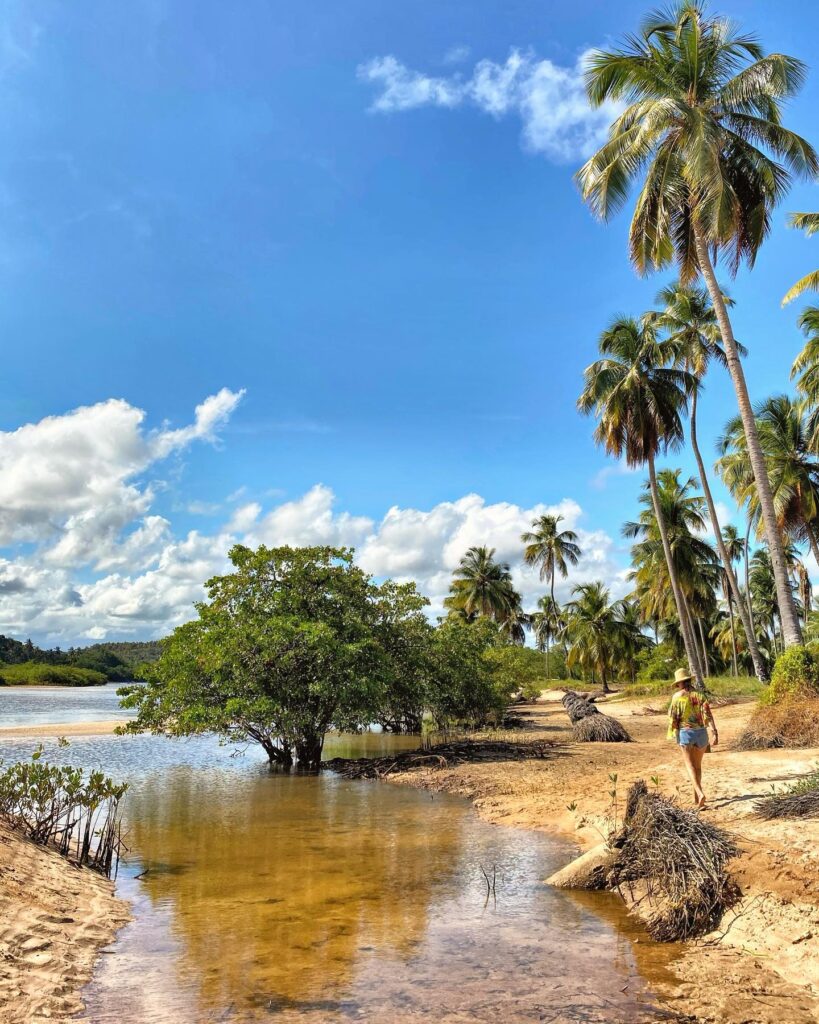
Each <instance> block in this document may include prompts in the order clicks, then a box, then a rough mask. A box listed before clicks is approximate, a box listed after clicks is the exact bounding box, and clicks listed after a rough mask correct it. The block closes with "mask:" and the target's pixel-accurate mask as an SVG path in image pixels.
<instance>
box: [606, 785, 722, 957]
mask: <svg viewBox="0 0 819 1024" xmlns="http://www.w3.org/2000/svg"><path fill="white" fill-rule="evenodd" d="M612 846H613V848H614V864H613V867H612V870H611V872H610V876H609V881H610V884H611V885H613V886H615V887H618V888H619V887H621V886H623V885H628V886H633V885H634V884H635V883H640V885H639V888H640V890H641V891H644V893H645V895H643V897H642V898H643V899H646V900H648V902H649V904H650V906H651V908H652V909H651V912H650V914H649V915H648V918H647V921H646V927H647V928H648V931H649V934H650V935H651V937H652V938H653V939H656V940H657V941H659V942H676V941H679V940H681V939H686V938H690V937H692V936H695V935H703V934H705V933H706V932H709V931H711V930H713V929H714V928H715V927H716V926H717V925H718V924H719V922H720V920H721V918H722V915H723V913H724V911H725V910H726V909H727V908H729V907H731V906H732V905H733V904H734V903H736V901H737V899H738V898H739V889H738V887H737V885H736V883H735V882H734V881H733V880H732V879H731V878H730V876H729V875H728V872H727V870H726V865H727V863H728V861H729V860H731V858H732V857H736V855H737V853H738V850H737V847H736V844H735V843H734V840H733V839H732V838H731V836H730V835H728V833H727V832H724V831H723V830H722V829H720V828H717V827H716V826H715V825H712V824H711V823H710V822H708V821H705V820H703V818H702V817H701V816H700V815H699V814H697V813H696V812H695V811H687V810H683V809H682V808H681V807H678V806H677V805H676V804H675V803H673V802H672V801H671V800H668V799H666V798H665V797H662V796H660V795H659V794H658V793H649V792H648V788H647V787H646V784H645V782H643V781H640V782H636V783H634V785H633V786H632V787H631V789H630V790H629V794H628V800H627V804H626V816H625V819H624V824H623V828H622V829H621V831H620V832H619V834H618V835H617V837H616V838H615V840H614V841H613V842H612Z"/></svg>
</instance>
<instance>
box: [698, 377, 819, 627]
mask: <svg viewBox="0 0 819 1024" xmlns="http://www.w3.org/2000/svg"><path fill="white" fill-rule="evenodd" d="M755 415H756V420H757V425H758V434H759V440H760V446H761V449H762V453H763V458H764V460H765V464H766V467H767V474H768V477H769V479H770V482H771V492H772V497H773V503H774V514H775V517H776V518H775V522H776V526H777V532H778V533H779V534H780V536H781V538H782V542H781V545H780V546H781V547H782V553H783V557H784V561H785V565H786V570H787V568H789V567H788V558H787V551H786V549H785V546H784V542H785V541H786V540H787V539H788V538H789V537H792V538H794V539H795V540H797V541H803V542H807V543H808V544H810V547H811V551H812V552H813V555H814V558H816V560H817V562H819V458H818V457H817V456H816V455H814V454H813V452H812V451H811V449H810V446H809V443H808V441H809V438H808V430H807V427H806V422H805V417H804V415H803V409H802V407H801V405H800V404H799V403H798V402H794V401H793V400H792V399H791V398H789V397H788V396H787V395H774V396H773V397H772V398H767V399H765V401H764V402H760V403H759V405H757V407H756V410H755ZM745 439H746V438H745V432H744V431H743V429H742V423H741V422H740V420H739V417H735V418H734V419H733V420H731V421H730V422H729V423H728V424H727V425H726V428H725V433H724V434H723V436H722V437H721V438H720V439H719V440H718V442H717V444H718V448H719V450H720V452H721V453H722V455H721V457H720V459H719V460H718V462H717V467H718V469H719V471H720V472H721V474H722V478H723V480H724V481H725V483H726V485H727V487H728V489H729V490H730V491H731V492H732V493H733V495H734V497H735V498H737V500H739V501H742V502H745V503H747V506H748V510H749V512H750V514H751V515H753V516H754V517H757V516H758V515H759V511H760V509H759V504H758V493H757V491H756V489H755V488H754V487H753V485H752V474H751V467H750V460H749V458H748V450H747V447H746V444H745ZM772 561H773V560H772ZM777 599H778V592H777ZM779 607H780V609H781V605H779Z"/></svg>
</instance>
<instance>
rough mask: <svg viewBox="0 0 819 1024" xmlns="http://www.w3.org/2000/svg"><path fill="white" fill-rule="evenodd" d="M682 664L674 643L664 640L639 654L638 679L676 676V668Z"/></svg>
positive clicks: (649, 679)
mask: <svg viewBox="0 0 819 1024" xmlns="http://www.w3.org/2000/svg"><path fill="white" fill-rule="evenodd" d="M681 664H682V661H681V660H680V656H679V654H678V653H677V651H676V650H675V649H674V645H673V644H670V643H668V642H667V641H664V642H663V643H661V644H656V645H655V646H654V647H650V648H648V650H645V651H641V652H640V654H638V655H637V665H638V669H637V679H638V680H640V681H641V682H650V681H652V680H655V679H668V680H671V679H673V678H674V670H675V669H676V668H679V666H680V665H681Z"/></svg>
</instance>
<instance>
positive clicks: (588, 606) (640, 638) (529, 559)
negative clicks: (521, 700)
mask: <svg viewBox="0 0 819 1024" xmlns="http://www.w3.org/2000/svg"><path fill="white" fill-rule="evenodd" d="M562 519H563V517H562V516H559V515H557V516H555V515H542V516H539V517H538V518H537V519H536V520H535V521H534V522H533V523H532V528H531V530H528V531H527V532H525V533H524V534H522V536H521V542H522V543H523V545H524V548H523V559H524V561H525V562H526V563H527V564H528V565H530V566H532V567H533V568H536V569H537V570H538V573H539V576H540V579H541V580H543V581H545V582H547V583H548V585H549V593H548V594H545V595H544V596H543V597H541V598H540V600H539V601H538V607H537V610H536V611H533V612H525V611H524V610H523V606H522V600H521V595H520V594H519V593H518V592H517V591H516V590H515V587H514V584H513V581H512V574H511V570H510V568H509V565H508V563H506V562H499V561H497V560H496V559H495V549H494V548H487V547H472V548H470V549H469V550H468V551H467V552H466V554H465V555H464V556H463V558H461V561H460V564H459V565H458V567H457V568H456V569H455V572H454V574H453V580H452V585H451V587H450V593H449V596H448V597H447V598H446V600H445V602H444V603H445V605H446V607H447V609H448V611H449V614H450V615H457V616H460V617H463V618H465V619H467V620H468V621H474V620H475V619H477V618H480V617H485V618H487V619H489V620H490V621H492V622H494V623H496V624H497V626H498V633H499V636H500V638H501V640H506V641H507V642H509V643H520V644H522V643H524V642H525V639H526V630H527V629H531V630H532V632H533V635H534V641H535V645H536V646H537V647H538V649H539V650H541V651H543V652H545V654H546V666H545V670H546V678H547V679H548V678H551V665H550V655H551V650H552V645H553V644H560V646H561V649H562V651H563V654H564V656H565V661H566V664H567V665H568V667H569V669H570V670H575V671H577V672H578V673H579V674H581V675H583V676H585V677H587V678H590V679H593V680H596V681H597V682H599V683H600V684H601V686H602V687H603V689H604V690H608V688H609V686H608V683H609V681H610V680H612V679H613V678H614V677H616V676H622V675H623V674H624V673H625V674H627V675H628V678H631V679H633V678H634V675H635V673H636V669H637V659H638V655H639V654H640V652H641V651H644V650H646V649H647V648H648V647H649V646H650V645H651V642H652V641H651V640H650V638H649V637H648V636H647V635H646V633H645V632H644V630H643V622H642V619H641V616H640V610H639V606H638V604H637V602H636V601H634V600H620V601H614V602H612V600H611V596H610V593H609V591H608V589H607V588H606V587H605V586H604V585H603V584H602V583H600V582H590V583H579V584H577V586H575V587H574V588H573V590H572V600H571V601H569V602H567V603H566V604H565V605H563V606H561V605H560V604H559V603H558V601H557V599H556V597H555V580H556V578H557V576H558V575H559V576H562V577H563V578H566V577H567V576H568V573H569V567H570V566H574V565H577V563H578V562H579V560H580V557H581V555H582V551H581V549H580V546H579V544H578V543H577V535H576V534H575V533H574V531H572V530H564V529H561V527H560V524H561V522H562Z"/></svg>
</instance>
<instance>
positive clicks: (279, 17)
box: [0, 0, 819, 644]
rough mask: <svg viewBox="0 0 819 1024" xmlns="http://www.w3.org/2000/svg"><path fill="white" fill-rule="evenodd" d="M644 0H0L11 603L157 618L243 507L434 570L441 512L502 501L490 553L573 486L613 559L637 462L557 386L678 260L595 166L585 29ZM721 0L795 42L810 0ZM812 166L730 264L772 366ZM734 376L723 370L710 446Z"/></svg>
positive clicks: (382, 566) (712, 397)
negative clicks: (630, 237) (595, 440)
mask: <svg viewBox="0 0 819 1024" xmlns="http://www.w3.org/2000/svg"><path fill="white" fill-rule="evenodd" d="M645 9H646V5H645V4H643V3H631V2H627V3H621V4H618V5H614V4H602V3H592V2H586V0H578V2H575V3H572V4H550V5H544V4H542V3H533V2H506V3H503V4H501V3H499V2H488V0H470V2H465V0H464V2H460V0H450V2H447V3H446V4H441V3H432V2H429V0H414V2H402V3H390V4H385V3H383V0H382V2H374V0H350V2H348V3H346V4H339V3H337V2H331V0H314V2H313V3H310V4H296V3H287V2H282V3H273V2H270V0H268V2H261V0H246V2H244V3H242V4H238V5H227V4H223V3H215V2H211V0H204V2H203V0H199V2H197V3H194V2H185V0H174V2H171V0H167V2H165V0H132V2H130V3H128V4H110V3H107V2H105V3H104V2H98V0H87V2H85V3H83V4H70V3H66V2H62V3H53V2H43V0H31V2H28V3H21V2H9V0H6V2H4V3H2V4H0V13H1V14H2V19H0V25H1V26H2V27H1V28H0V88H2V92H3V102H2V104H0V128H2V132H3V136H4V145H3V146H2V150H0V288H2V294H3V301H2V303H0V330H2V334H3V337H4V338H5V339H6V344H5V351H4V367H3V369H4V374H3V377H4V385H5V386H4V387H3V388H2V391H0V429H2V431H3V432H4V434H3V436H2V438H0V468H3V469H4V475H5V477H6V480H7V483H6V485H5V491H6V493H5V495H3V494H2V493H0V516H2V517H4V520H5V528H4V529H2V530H0V541H2V540H4V541H5V542H6V545H5V547H3V548H2V551H0V554H2V555H3V557H4V561H3V564H2V566H0V629H2V630H3V631H5V632H9V633H13V634H15V635H20V634H21V633H25V634H28V633H31V634H32V635H34V636H35V637H36V638H39V639H41V640H43V641H46V640H47V641H49V642H61V643H63V644H65V643H68V642H74V641H76V640H82V639H83V638H86V639H88V638H101V637H104V636H111V637H113V636H114V635H117V636H153V635H158V634H159V633H161V632H162V631H164V630H165V629H166V628H167V627H168V625H169V624H173V623H174V622H177V621H180V620H181V619H183V618H185V617H187V615H188V614H189V608H190V602H191V600H193V599H194V597H196V596H197V594H198V589H197V588H198V585H199V582H201V579H202V578H204V575H207V574H208V573H209V572H212V571H218V570H219V568H220V567H221V565H222V564H223V558H224V548H225V547H226V545H227V544H229V543H230V542H231V541H232V540H235V539H247V540H249V541H253V540H265V541H267V542H270V543H273V542H279V541H290V542H299V541H305V542H306V541H310V540H319V539H321V540H331V541H334V542H340V541H345V542H351V543H352V542H355V543H357V544H358V545H359V546H361V545H362V544H364V545H366V546H368V550H369V555H368V561H367V564H368V566H370V567H371V568H372V569H373V571H378V572H383V571H390V572H395V573H399V574H400V573H401V572H402V571H403V572H406V573H407V574H409V575H415V576H416V577H417V578H419V580H420V581H421V582H422V583H423V584H424V585H425V586H426V588H427V590H428V591H429V592H431V593H432V594H433V596H435V594H438V595H440V593H441V592H442V587H443V581H444V579H445V577H446V574H447V572H448V570H449V568H451V561H452V558H453V552H454V551H455V549H456V548H457V545H458V544H459V543H461V542H462V543H466V542H467V541H469V542H473V541H474V542H480V541H481V540H483V541H485V542H487V543H489V544H492V543H494V542H495V541H496V537H495V536H493V535H492V534H491V529H492V524H493V523H497V524H498V531H499V532H498V537H500V540H499V541H498V545H499V548H500V550H501V552H502V553H504V554H507V553H509V544H510V538H511V537H512V536H513V535H514V533H515V531H516V530H517V523H518V519H519V518H520V517H521V516H522V517H523V518H524V519H525V518H526V513H527V512H528V511H530V510H533V509H535V508H536V507H537V506H538V505H547V506H553V505H558V504H559V503H561V502H563V503H564V504H563V505H562V506H561V508H562V509H563V510H564V511H565V512H566V514H567V518H568V519H570V520H571V521H572V522H573V523H576V524H577V525H578V526H580V527H582V529H583V530H584V531H586V532H587V533H588V535H589V545H590V547H594V548H595V550H597V551H598V553H599V558H598V559H597V564H596V566H595V565H594V564H591V565H588V566H586V567H585V569H584V571H585V572H586V573H587V574H594V573H595V572H598V573H599V574H600V575H603V576H604V577H605V578H607V579H608V580H609V581H613V582H614V584H615V586H617V585H618V583H617V573H618V569H619V567H621V566H622V565H624V564H625V554H626V553H625V548H624V547H623V545H622V543H621V541H620V539H619V527H620V524H621V523H622V521H623V520H624V519H626V518H628V517H630V516H631V515H633V513H634V509H635V500H636V495H637V492H638V490H639V486H640V477H639V476H634V475H618V474H617V473H615V472H612V471H611V470H608V471H606V472H605V473H604V474H602V475H601V470H603V469H604V467H605V466H606V460H605V459H604V457H603V456H602V454H601V453H599V452H596V451H595V449H594V447H593V445H592V442H591V429H592V425H591V423H589V422H588V421H585V420H582V419H581V418H579V417H578V416H577V414H576V413H575V410H574V403H575V400H576V397H577V394H578V390H579V386H580V378H581V373H582V370H583V368H584V367H585V366H586V364H587V363H589V362H590V361H591V360H592V358H593V356H594V353H595V346H596V338H597V336H598V334H599V332H600V330H601V329H602V328H603V326H604V325H605V323H606V321H607V320H608V319H609V318H610V317H611V316H612V315H613V314H615V313H617V312H634V313H639V312H641V311H642V310H643V309H645V308H647V307H649V306H650V305H651V302H652V299H653V296H654V294H655V293H656V291H657V290H658V288H659V287H660V285H661V284H662V283H663V281H664V280H665V279H664V278H655V279H650V280H638V279H637V278H636V277H635V276H634V274H633V272H632V270H631V268H630V267H629V265H628V262H627V260H626V252H625V233H626V227H627V220H626V218H625V217H621V218H619V219H618V220H617V221H616V222H614V223H613V224H612V225H610V226H608V227H603V226H601V225H599V224H597V223H595V222H594V221H593V220H592V218H591V216H590V215H589V213H588V211H587V210H586V209H585V208H584V207H583V205H582V203H581V202H580V200H579V198H578V195H577V191H576V188H575V186H574V184H573V181H572V174H573V172H574V171H575V170H576V168H577V167H578V166H579V164H580V163H581V162H582V158H583V152H584V148H587V146H588V144H589V139H593V138H594V133H595V132H596V131H599V127H600V125H599V118H598V119H597V120H595V116H594V115H592V114H591V113H590V112H589V111H587V110H583V109H578V99H577V95H576V89H577V81H578V78H577V61H578V58H579V56H580V55H581V54H582V53H583V52H584V51H585V50H587V49H589V48H591V47H594V46H599V45H605V44H606V43H607V42H611V41H612V40H613V39H615V38H616V37H617V36H618V35H620V34H621V33H622V32H623V31H626V30H630V29H632V28H634V27H636V25H637V24H638V22H639V19H640V17H641V15H642V14H643V13H644V11H645ZM720 9H721V10H723V11H726V12H727V13H730V14H734V15H736V16H737V17H739V18H740V19H741V20H742V22H743V24H744V25H745V26H746V27H748V28H750V29H752V30H754V31H756V32H757V33H758V34H759V35H760V36H761V38H762V40H763V41H764V43H765V45H766V47H767V48H768V49H770V50H784V51H785V52H789V53H792V54H794V55H796V56H799V57H801V58H803V59H806V60H810V59H811V53H810V52H809V48H808V46H807V41H808V40H811V39H814V38H816V36H817V29H819V12H818V11H816V10H815V9H814V8H813V7H812V5H808V4H806V3H785V4H779V5H776V6H775V7H774V5H771V4H763V3H760V2H756V3H754V2H749V3H742V4H738V3H733V4H723V5H721V7H720ZM514 51H517V52H518V54H519V56H518V57H517V58H514V57H513V58H512V61H513V63H512V64H510V63H508V62H509V59H510V54H512V53H513V52H514ZM386 58H392V60H391V61H389V60H386ZM486 61H489V62H492V65H487V64H485V63H484V64H482V63H481V62H486ZM476 68H477V71H476ZM504 74H506V75H507V78H506V79H504V77H503V76H504ZM510 75H512V76H513V82H514V83H517V85H516V88H517V89H518V92H515V97H517V98H510V97H511V96H512V91H513V90H510V89H509V88H507V86H508V84H509V81H510V79H509V78H508V76H510ZM482 76H483V77H482ZM487 76H488V77H487ZM487 82H488V83H489V85H490V86H491V88H484V89H483V91H481V83H483V84H484V86H485V85H486V83H487ZM504 83H506V85H505V84H504ZM521 83H522V87H523V90H524V92H525V91H526V90H527V89H528V90H529V92H528V93H526V95H527V96H528V97H529V99H528V100H523V101H522V100H520V87H521ZM550 83H552V84H550ZM505 88H506V91H505V92H504V89H505ZM538 103H540V106H538ZM527 104H528V105H527ZM580 106H581V107H582V104H580ZM817 109H819V69H817V70H816V71H814V72H812V74H811V75H810V77H809V80H808V85H807V87H806V89H805V90H804V92H803V93H802V94H801V95H800V97H799V98H798V100H797V101H795V102H794V103H793V104H792V106H791V108H790V110H789V113H788V123H789V125H790V126H791V127H793V128H794V129H796V130H798V131H800V132H802V133H803V134H805V135H806V136H807V137H808V138H810V139H811V140H812V141H813V142H814V143H819V130H817V129H819V125H817V124H816V115H815V111H816V110H817ZM816 189H817V186H816V185H815V184H806V185H800V186H798V187H796V188H794V190H793V193H792V195H791V197H790V199H789V200H788V202H787V204H786V205H785V207H783V209H782V211H781V212H780V214H779V216H778V217H777V225H776V229H775V231H774V233H773V237H772V238H771V240H770V242H769V243H768V244H767V245H766V247H765V249H764V250H763V252H762V255H761V257H760V259H759V262H758V265H757V268H756V269H755V270H754V271H753V272H752V273H750V274H749V273H747V272H744V271H743V273H742V274H741V276H740V278H739V279H738V280H737V281H736V282H734V283H731V284H730V290H731V292H732V294H733V295H734V297H735V299H736V300H737V307H736V314H735V323H736V331H737V334H738V336H739V337H740V338H741V339H742V340H743V341H744V342H745V344H746V345H747V346H748V348H749V349H750V350H751V354H750V357H749V359H748V362H747V373H748V378H749V383H750V386H751V390H752V393H753V395H754V396H755V397H762V396H764V395H766V394H768V393H770V392H771V391H775V390H780V389H784V388H786V387H787V384H788V380H787V378H788V368H789V366H790V362H791V361H792V358H793V355H794V354H795V352H796V351H797V350H798V348H799V344H800V339H799V335H798V333H797V331H796V328H795V318H796V310H795V309H793V308H788V309H786V310H782V309H781V308H780V304H779V302H780V298H781V296H782V294H783V293H784V292H785V290H786V289H787V287H788V286H789V285H790V284H791V283H792V281H793V280H794V279H796V278H797V277H799V276H801V275H802V274H803V273H805V272H806V271H807V270H809V269H812V268H813V267H814V266H815V265H817V258H818V256H819V250H817V248H816V243H815V242H811V241H809V240H806V239H804V238H802V237H800V236H798V235H796V234H795V233H793V232H791V231H788V230H787V229H786V227H785V226H784V222H785V214H786V211H787V210H790V209H816V208H817V205H818V204H817V197H818V196H819V193H817V191H816ZM223 389H227V390H223ZM242 391H243V392H244V393H243V394H242V396H241V398H239V394H240V392H242ZM219 395H221V396H222V397H221V399H219V398H217V399H215V400H214V401H215V403H216V404H215V405H211V406H209V407H207V409H205V410H204V413H203V414H202V415H200V416H199V417H195V416H194V408H195V407H196V406H198V405H201V403H203V401H204V400H205V399H206V398H207V397H208V396H219ZM114 399H117V400H121V401H120V402H119V404H111V400H114ZM104 403H108V404H104ZM85 407H90V408H91V409H94V408H97V409H98V414H94V415H91V414H86V413H83V414H79V415H77V414H75V415H74V416H73V418H72V416H71V415H69V414H71V413H72V410H76V409H79V408H85ZM733 409H734V405H733V393H732V391H731V389H730V387H729V385H728V383H727V381H725V380H722V379H719V377H718V375H717V374H716V373H715V374H713V375H712V379H710V380H709V381H708V386H707V393H706V396H705V398H704V400H703V404H702V430H701V432H702V435H703V438H702V439H703V443H704V444H705V445H706V446H710V444H711V443H712V439H713V437H714V436H715V434H716V433H717V432H718V431H719V429H720V427H721V426H722V424H723V423H724V421H725V419H726V417H727V416H728V415H729V414H730V413H732V411H733ZM136 410H144V412H145V417H144V419H142V420H139V418H138V415H137V414H136ZM46 417H56V418H57V419H56V420H51V421H49V420H46V421H45V426H44V425H43V421H44V419H45V418H46ZM24 425H29V426H28V427H27V428H26V431H24V432H23V433H22V434H19V433H17V434H15V433H14V432H15V431H18V428H21V427H24ZM174 430H176V431H177V432H178V431H179V430H182V431H184V430H187V431H188V433H187V434H184V437H182V436H181V435H179V434H177V435H176V437H175V439H172V440H168V435H169V434H170V433H171V432H172V431H174ZM38 431H39V432H38ZM66 437H68V441H66V440H65V439H66ZM113 438H116V439H118V440H117V443H116V444H115V443H114V441H113V440H112V439H113ZM44 439H47V440H45V441H44ZM29 442H31V443H32V444H33V446H34V447H33V448H31V450H29V448H27V447H26V446H27V445H28V444H29ZM63 443H66V444H68V445H69V447H70V451H69V452H68V454H65V453H64V452H63V449H62V448H61V447H60V446H61V444H63ZM106 446H107V447H106ZM109 449H110V450H109ZM137 449H139V451H138V453H137ZM4 453H5V454H4ZM89 453H90V454H89ZM135 453H136V454H135ZM89 459H90V462H89V461H88V460H89ZM84 460H85V461H84ZM672 461H673V463H674V464H675V465H683V466H685V467H686V468H690V467H689V460H688V458H687V456H679V457H676V458H674V459H673V460H672ZM66 465H70V466H71V467H72V474H73V476H72V479H71V481H69V482H68V483H66V480H65V479H64V478H65V477H66V472H64V470H65V466H66ZM68 475H71V474H68ZM9 481H11V482H9ZM318 484H321V485H323V487H324V490H320V491H316V490H315V488H316V485H318ZM2 490H3V485H2V484H0V491H2ZM469 494H477V495H480V496H481V498H482V500H483V505H482V506H481V507H480V508H481V509H482V510H483V511H481V512H480V514H477V513H476V512H475V511H474V509H473V511H467V512H464V511H463V510H461V511H458V510H457V509H456V511H455V512H453V511H452V509H451V508H450V506H451V505H452V503H457V502H458V501H459V500H460V499H463V498H464V496H466V495H469ZM305 495H307V496H308V499H307V500H305V498H304V496H305ZM723 500H725V498H724V496H723ZM442 503H445V506H444V508H445V512H446V514H445V515H444V514H443V512H441V509H440V506H441V505H442ZM393 506H397V507H398V508H399V509H400V510H404V512H406V515H405V516H404V517H403V518H401V517H399V519H400V524H397V525H396V532H395V536H394V538H393V539H392V540H391V541H390V542H389V543H388V542H387V540H386V539H385V537H386V532H387V531H385V530H384V529H383V524H382V518H383V517H384V515H385V514H386V513H387V511H388V509H390V508H391V507H393ZM476 508H477V506H476ZM487 509H489V510H493V511H491V514H490V513H489V512H487V511H486V510H487ZM510 509H512V510H517V511H516V512H515V511H510ZM277 510H278V511H277ZM435 510H438V513H436V514H433V513H434V512H435ZM441 515H443V518H444V519H446V521H447V523H448V524H449V525H447V526H442V525H441V522H440V521H439V520H440V518H441ZM476 515H477V518H476ZM453 523H455V524H456V525H454V526H453V525H452V524H453ZM0 525H2V524H0ZM398 525H400V527H401V529H400V530H399V529H398ZM405 529H406V530H407V531H408V532H406V533H404V532H401V531H403V530H405ZM191 531H193V532H191ZM322 531H323V532H322ZM481 531H483V532H484V533H485V534H486V535H485V536H483V537H481V536H479V535H480V533H481ZM504 531H505V532H504ZM100 538H102V541H100ZM442 538H443V539H442ZM103 541H104V544H103V546H104V547H105V550H104V551H102V550H98V549H97V548H95V546H94V544H95V543H97V542H99V543H103ZM436 544H437V545H438V546H437V547H436V546H435V545H436ZM129 545H130V546H129ZM413 545H415V546H414V547H413ZM509 556H510V557H511V554H510V555H509ZM182 565H184V569H183V568H181V567H180V566H182ZM197 574H198V575H197ZM4 581H5V582H4ZM169 581H170V582H169ZM527 588H528V589H527ZM524 589H525V591H526V593H527V596H528V597H531V598H532V599H534V597H535V596H536V594H537V585H536V581H532V580H529V581H528V582H527V583H526V587H525V588H524Z"/></svg>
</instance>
